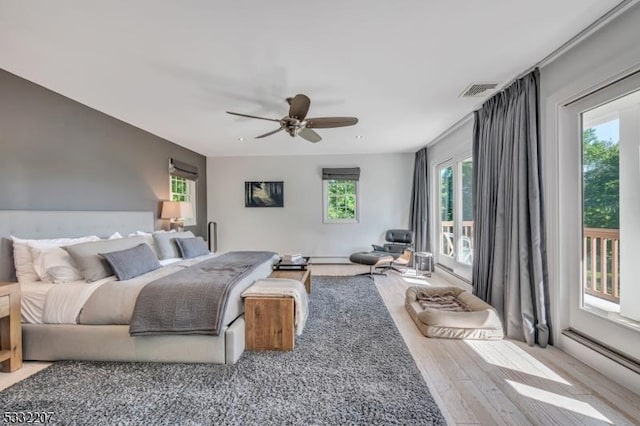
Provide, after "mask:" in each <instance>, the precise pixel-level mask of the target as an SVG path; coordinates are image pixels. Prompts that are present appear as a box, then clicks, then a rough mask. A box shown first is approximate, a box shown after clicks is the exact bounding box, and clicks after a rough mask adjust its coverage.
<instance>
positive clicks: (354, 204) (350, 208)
mask: <svg viewBox="0 0 640 426" xmlns="http://www.w3.org/2000/svg"><path fill="white" fill-rule="evenodd" d="M322 185H323V186H322V189H323V190H322V192H323V199H324V222H325V223H357V222H358V181H357V180H341V179H325V180H323V181H322Z"/></svg>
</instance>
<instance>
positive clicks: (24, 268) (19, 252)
mask: <svg viewBox="0 0 640 426" xmlns="http://www.w3.org/2000/svg"><path fill="white" fill-rule="evenodd" d="M11 239H12V240H13V264H14V265H15V267H16V277H17V278H18V282H19V283H31V282H34V281H38V279H39V278H38V274H36V271H35V270H34V269H33V261H32V259H31V252H30V251H29V246H28V245H27V242H28V241H29V240H23V239H22V238H17V237H14V236H12V237H11Z"/></svg>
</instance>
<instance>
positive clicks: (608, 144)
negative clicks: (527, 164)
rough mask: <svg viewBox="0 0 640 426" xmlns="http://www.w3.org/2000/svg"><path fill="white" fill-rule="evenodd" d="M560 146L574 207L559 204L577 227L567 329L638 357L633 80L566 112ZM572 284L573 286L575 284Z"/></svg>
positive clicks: (639, 160) (638, 108)
mask: <svg viewBox="0 0 640 426" xmlns="http://www.w3.org/2000/svg"><path fill="white" fill-rule="evenodd" d="M564 117H565V122H564V124H565V125H566V126H565V127H566V129H567V130H566V131H565V133H564V134H565V136H566V138H565V140H564V142H565V143H571V144H573V145H571V146H572V147H574V148H573V149H575V152H576V154H578V155H576V158H577V159H578V160H577V161H576V164H565V165H564V166H566V167H576V168H577V169H578V170H579V173H577V174H576V175H574V176H575V177H574V179H575V181H572V179H567V180H566V182H560V184H561V185H566V188H567V191H569V192H570V188H571V187H574V188H579V191H578V199H576V200H575V201H577V203H576V204H577V205H578V206H579V209H575V208H572V206H571V204H573V203H572V200H571V198H570V197H567V199H563V200H562V201H561V202H562V203H564V208H565V209H566V211H567V212H568V213H567V221H566V222H565V225H566V226H568V227H570V228H571V229H573V225H572V224H571V222H570V219H571V218H570V217H568V216H569V215H571V214H573V215H574V220H575V221H576V222H577V223H578V224H579V228H575V233H573V231H572V232H570V233H568V234H566V235H569V236H570V239H571V241H568V242H566V245H565V247H567V248H568V249H569V250H572V253H573V250H574V248H575V251H576V252H577V253H576V256H575V257H572V258H573V259H574V260H573V262H575V263H573V266H572V267H573V268H575V269H574V271H575V274H574V275H572V276H573V277H575V278H574V279H572V281H573V282H574V283H575V285H574V286H572V287H571V288H570V294H569V298H570V304H571V306H570V315H569V322H570V326H571V328H573V329H576V330H578V331H580V332H582V333H583V334H585V335H588V336H591V337H592V338H593V339H595V340H598V341H601V342H603V343H605V344H607V345H609V346H611V347H613V348H615V349H617V350H619V351H621V352H623V353H626V354H628V355H630V356H632V357H635V358H640V345H638V344H637V343H636V342H637V341H638V339H639V338H640V334H639V333H640V309H638V308H637V301H638V300H640V281H639V280H638V277H639V276H640V262H639V261H638V259H639V258H640V245H639V244H640V221H639V220H638V218H640V77H638V76H636V77H630V78H627V79H625V80H623V81H621V82H619V83H616V84H614V85H612V86H608V87H607V88H605V89H602V90H600V91H598V92H595V93H593V94H591V95H589V96H586V97H584V98H583V99H581V100H580V101H578V102H576V103H574V104H572V105H571V106H569V107H567V108H566V113H565V116H564ZM574 280H575V281H574Z"/></svg>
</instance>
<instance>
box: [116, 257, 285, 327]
mask: <svg viewBox="0 0 640 426" xmlns="http://www.w3.org/2000/svg"><path fill="white" fill-rule="evenodd" d="M274 255H275V253H272V252H263V251H236V252H229V253H226V254H223V255H221V256H219V257H216V258H214V259H210V260H206V261H204V262H201V263H198V264H196V265H194V266H191V267H189V268H186V269H184V270H182V271H178V272H176V273H174V274H171V275H169V276H166V277H163V278H160V279H158V280H156V281H153V282H151V283H149V284H147V285H146V286H144V288H143V289H142V291H140V294H139V295H138V298H137V300H136V305H135V308H134V310H133V317H132V318H131V325H130V326H129V334H131V335H132V336H139V335H153V334H208V335H214V336H217V335H219V334H220V331H221V330H222V327H223V325H224V324H222V318H223V315H224V311H225V307H226V305H227V299H228V295H229V292H230V291H231V289H232V288H233V287H234V286H235V285H236V284H237V283H238V282H239V281H240V280H241V279H242V278H243V277H244V276H246V275H247V274H249V273H251V271H253V270H254V269H255V268H256V267H257V266H258V265H260V264H262V263H264V262H265V261H267V260H269V259H271V258H273V257H274Z"/></svg>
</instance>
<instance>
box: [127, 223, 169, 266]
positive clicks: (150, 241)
mask: <svg viewBox="0 0 640 426" xmlns="http://www.w3.org/2000/svg"><path fill="white" fill-rule="evenodd" d="M165 232H175V229H172V230H171V231H153V233H151V232H144V231H136V233H135V234H130V235H129V236H130V237H131V236H134V235H140V236H141V237H144V242H145V243H147V245H148V246H149V247H151V250H153V253H154V254H155V255H156V257H157V258H158V259H159V258H160V256H158V253H159V251H158V245H157V244H156V240H155V238H153V234H156V233H158V234H162V233H165Z"/></svg>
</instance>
